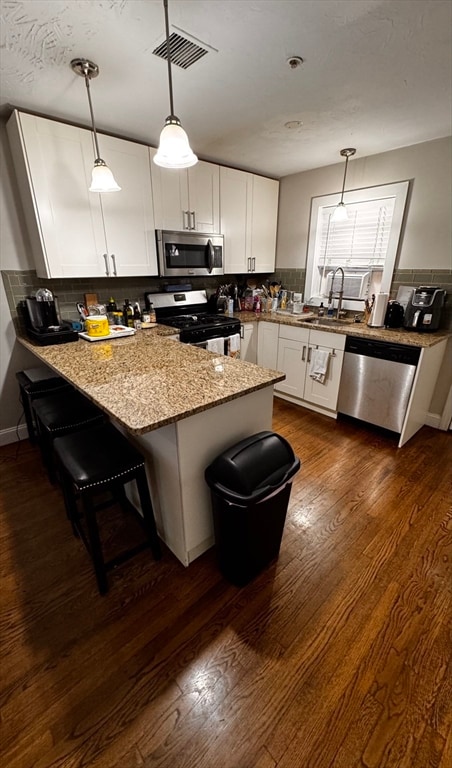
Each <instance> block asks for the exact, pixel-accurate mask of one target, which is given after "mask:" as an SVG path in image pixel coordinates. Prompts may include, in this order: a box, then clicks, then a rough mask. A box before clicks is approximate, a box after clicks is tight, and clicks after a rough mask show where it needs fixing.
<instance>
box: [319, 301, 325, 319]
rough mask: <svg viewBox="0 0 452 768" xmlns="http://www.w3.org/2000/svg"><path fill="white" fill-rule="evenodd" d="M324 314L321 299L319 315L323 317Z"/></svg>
mask: <svg viewBox="0 0 452 768" xmlns="http://www.w3.org/2000/svg"><path fill="white" fill-rule="evenodd" d="M324 314H325V307H324V306H323V301H321V302H320V307H319V317H323V316H324Z"/></svg>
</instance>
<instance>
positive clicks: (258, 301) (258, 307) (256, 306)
mask: <svg viewBox="0 0 452 768" xmlns="http://www.w3.org/2000/svg"><path fill="white" fill-rule="evenodd" d="M261 308H262V307H261V298H260V296H255V298H254V311H255V313H256V315H258V314H260V311H261Z"/></svg>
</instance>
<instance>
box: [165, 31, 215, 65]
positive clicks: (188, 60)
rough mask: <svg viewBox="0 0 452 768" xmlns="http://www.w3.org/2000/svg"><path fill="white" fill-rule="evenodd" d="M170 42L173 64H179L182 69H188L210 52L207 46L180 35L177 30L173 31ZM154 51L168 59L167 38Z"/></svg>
mask: <svg viewBox="0 0 452 768" xmlns="http://www.w3.org/2000/svg"><path fill="white" fill-rule="evenodd" d="M169 43H170V58H171V64H177V66H178V67H182V69H188V68H189V67H191V66H192V64H195V63H196V62H197V61H199V59H202V57H203V56H205V55H206V53H208V50H207V48H202V47H201V46H200V45H197V44H196V43H193V42H192V41H191V40H188V38H186V37H182V35H178V34H177V32H172V33H171V35H170V38H169ZM152 53H155V55H156V56H160V58H161V59H165V61H168V54H167V45H166V40H164V41H163V43H160V45H158V46H157V48H154V50H153V51H152Z"/></svg>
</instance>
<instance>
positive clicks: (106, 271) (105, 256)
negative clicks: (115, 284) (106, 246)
mask: <svg viewBox="0 0 452 768" xmlns="http://www.w3.org/2000/svg"><path fill="white" fill-rule="evenodd" d="M102 256H103V257H104V261H105V274H106V275H107V277H110V270H109V269H108V253H103V254H102Z"/></svg>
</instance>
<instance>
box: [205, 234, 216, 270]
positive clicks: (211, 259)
mask: <svg viewBox="0 0 452 768" xmlns="http://www.w3.org/2000/svg"><path fill="white" fill-rule="evenodd" d="M206 251H207V253H206V255H207V269H208V271H209V273H210V272H212V269H213V266H214V264H215V249H214V247H213V245H212V240H211V239H210V237H209V239H208V241H207V245H206Z"/></svg>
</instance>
